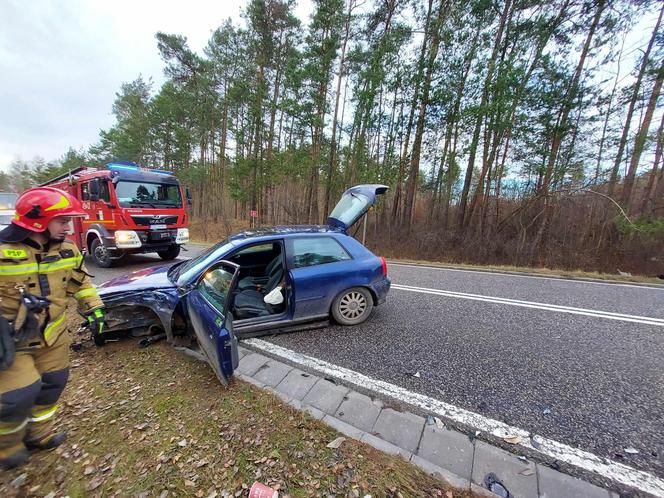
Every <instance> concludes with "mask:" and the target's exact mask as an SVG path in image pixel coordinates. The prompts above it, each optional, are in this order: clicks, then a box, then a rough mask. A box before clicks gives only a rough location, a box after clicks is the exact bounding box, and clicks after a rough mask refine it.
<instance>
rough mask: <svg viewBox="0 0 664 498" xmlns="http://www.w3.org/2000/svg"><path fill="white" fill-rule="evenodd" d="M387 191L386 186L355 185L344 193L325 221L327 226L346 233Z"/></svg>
mask: <svg viewBox="0 0 664 498" xmlns="http://www.w3.org/2000/svg"><path fill="white" fill-rule="evenodd" d="M388 190H389V187H388V186H387V185H377V184H370V185H356V186H355V187H351V188H349V189H348V190H346V191H345V192H344V194H343V195H342V196H341V200H340V201H339V202H338V203H337V205H336V206H335V207H334V209H333V210H332V212H331V213H330V216H329V218H328V219H327V224H328V225H330V226H332V227H334V228H341V229H342V230H344V231H346V230H348V229H349V228H350V227H351V226H353V225H354V224H355V223H356V222H357V220H359V219H360V218H362V216H364V215H365V213H366V212H367V211H369V209H370V208H371V206H373V205H374V204H375V203H376V200H377V199H378V196H379V195H382V194H384V193H385V192H387V191H388Z"/></svg>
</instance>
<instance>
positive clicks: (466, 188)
mask: <svg viewBox="0 0 664 498" xmlns="http://www.w3.org/2000/svg"><path fill="white" fill-rule="evenodd" d="M511 8H512V1H511V0H506V1H505V7H504V8H503V11H502V13H501V14H500V23H499V25H498V31H497V32H496V36H495V38H494V41H493V50H492V52H491V57H490V59H489V66H488V69H487V74H486V78H485V79H484V86H483V89H482V99H481V100H480V106H479V109H478V110H477V117H476V118H475V128H474V130H473V138H472V140H471V142H470V153H469V156H468V166H466V175H465V177H464V180H463V190H462V191H461V201H460V202H459V213H458V215H457V225H458V226H459V227H462V226H463V225H464V219H465V217H466V206H467V204H468V195H469V194H470V185H471V181H472V179H473V169H474V167H475V155H476V154H477V145H478V143H479V139H480V131H481V129H482V121H484V112H485V107H486V104H487V100H488V98H489V89H490V87H491V84H492V81H493V72H494V69H495V65H496V59H497V58H498V51H499V49H500V46H501V44H502V39H503V32H504V31H505V27H506V25H507V19H508V16H509V13H510V10H511Z"/></svg>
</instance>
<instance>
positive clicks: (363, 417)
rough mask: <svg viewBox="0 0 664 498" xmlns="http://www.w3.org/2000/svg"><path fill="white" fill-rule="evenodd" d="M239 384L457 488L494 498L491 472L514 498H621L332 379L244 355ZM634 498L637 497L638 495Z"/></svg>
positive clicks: (242, 350)
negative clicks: (246, 384)
mask: <svg viewBox="0 0 664 498" xmlns="http://www.w3.org/2000/svg"><path fill="white" fill-rule="evenodd" d="M239 351H240V365H239V367H238V369H237V370H236V375H237V377H238V378H239V379H240V380H242V381H245V382H249V383H251V384H253V385H255V386H257V387H259V388H261V389H265V390H267V391H269V392H271V393H273V394H275V395H276V396H277V397H279V399H281V400H282V401H284V402H285V403H287V404H289V405H291V406H293V407H294V408H296V409H298V410H303V411H306V412H308V413H309V414H310V415H311V416H313V417H314V418H316V419H319V420H322V421H323V422H325V423H326V424H327V425H329V426H330V427H332V428H333V429H335V430H337V431H339V432H341V433H342V434H344V435H345V436H347V437H350V438H353V439H356V440H358V441H361V442H364V443H366V444H369V445H371V446H373V447H374V448H376V449H378V450H380V451H384V452H386V453H390V454H393V455H399V456H400V457H401V458H403V459H404V460H406V461H409V462H410V463H412V464H413V465H416V466H417V467H419V468H420V469H422V470H423V471H425V472H426V473H428V474H429V475H432V476H434V477H436V478H438V479H441V480H443V481H446V482H447V483H448V484H450V485H451V486H454V487H457V488H461V489H470V490H472V491H474V492H477V493H478V494H486V495H487V496H495V495H493V494H491V493H490V492H489V491H488V490H487V489H486V488H485V487H484V485H483V482H484V477H485V476H486V475H487V474H488V473H489V472H493V473H494V474H496V475H497V476H498V478H499V479H500V480H501V481H502V482H503V484H504V485H505V486H506V487H507V489H509V491H510V493H512V495H513V496H514V497H515V498H520V497H522V498H570V497H575V496H583V497H588V498H618V496H619V495H618V494H617V493H616V492H614V491H611V490H609V489H605V488H602V487H599V486H596V485H594V484H591V483H589V482H587V481H584V480H582V479H578V478H575V477H572V476H570V475H567V474H564V473H562V472H558V471H557V470H554V469H552V468H550V467H547V466H545V465H543V464H541V463H536V462H534V461H531V460H528V459H527V458H525V457H519V456H517V455H514V454H512V453H509V452H507V451H505V450H503V449H500V448H498V447H496V446H492V445H491V444H489V443H487V442H485V441H480V440H478V439H474V440H472V441H471V440H470V438H469V437H468V436H467V435H466V434H463V433H462V432H459V431H457V430H455V429H453V428H448V427H447V426H445V425H443V424H441V423H440V421H438V422H436V421H435V420H433V419H431V418H427V419H425V418H423V417H421V416H420V415H418V414H414V413H411V412H409V411H400V410H399V409H395V407H394V406H389V407H388V406H384V405H383V402H382V401H381V400H379V399H377V398H376V397H372V396H367V394H366V393H364V394H363V393H360V392H357V391H354V390H351V389H349V388H348V387H346V386H342V385H340V384H338V383H336V382H333V381H332V380H330V379H325V378H322V377H319V376H317V375H315V374H313V373H311V372H305V371H303V370H300V369H298V368H295V367H293V366H291V365H288V364H287V363H284V362H281V361H278V360H276V359H273V358H270V357H269V356H266V355H264V354H261V353H259V352H256V351H254V350H253V349H252V348H251V347H240V348H239ZM633 496H634V495H633Z"/></svg>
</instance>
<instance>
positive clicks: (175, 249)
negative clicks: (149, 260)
mask: <svg viewBox="0 0 664 498" xmlns="http://www.w3.org/2000/svg"><path fill="white" fill-rule="evenodd" d="M157 254H159V257H160V258H161V259H165V260H166V261H169V260H171V259H175V258H177V257H178V256H179V254H180V246H178V245H174V246H171V247H169V248H168V249H165V250H163V251H157Z"/></svg>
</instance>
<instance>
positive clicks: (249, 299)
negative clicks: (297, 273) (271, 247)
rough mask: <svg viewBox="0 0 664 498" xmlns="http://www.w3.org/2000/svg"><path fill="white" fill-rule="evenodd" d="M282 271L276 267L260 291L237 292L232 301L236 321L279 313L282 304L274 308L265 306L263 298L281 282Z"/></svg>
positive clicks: (279, 267) (245, 290) (280, 267)
mask: <svg viewBox="0 0 664 498" xmlns="http://www.w3.org/2000/svg"><path fill="white" fill-rule="evenodd" d="M283 277H284V269H283V266H282V265H278V266H277V268H276V269H275V270H274V271H273V272H272V275H271V276H270V279H269V280H268V282H267V284H266V285H265V287H264V288H263V289H262V291H257V290H255V289H244V290H241V291H240V292H238V293H237V294H236V295H235V300H234V307H233V310H234V314H235V317H236V318H238V319H243V318H253V317H256V316H268V315H272V314H274V313H277V312H278V311H279V308H281V307H283V304H281V305H279V306H277V307H275V306H272V305H270V304H267V303H266V302H265V301H264V300H263V297H265V295H266V294H268V293H269V292H270V291H272V290H273V289H274V288H275V287H276V286H277V285H279V283H280V282H281V281H282V280H283Z"/></svg>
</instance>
